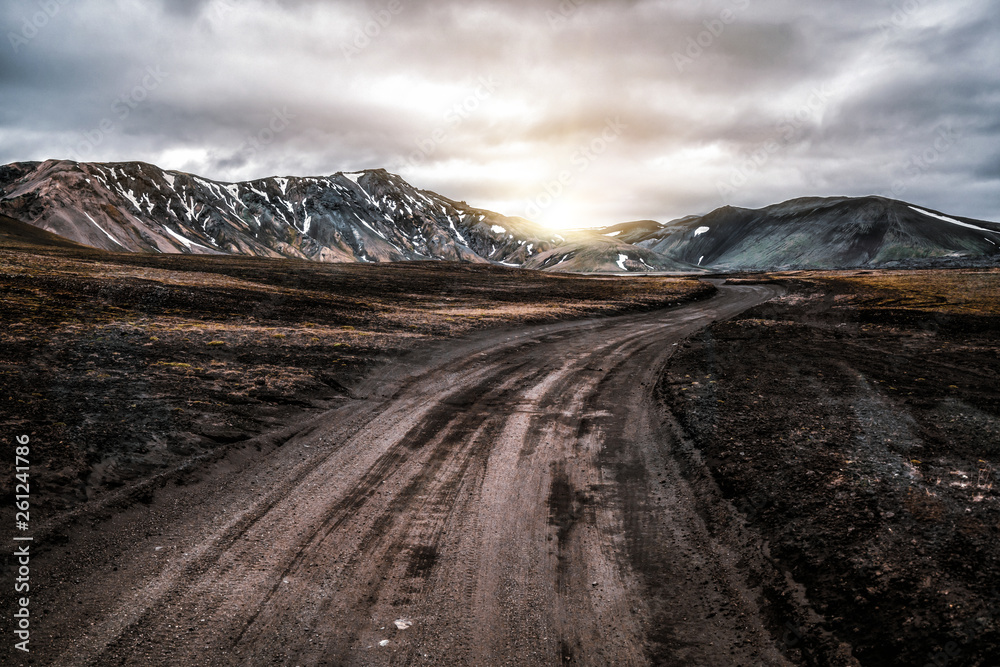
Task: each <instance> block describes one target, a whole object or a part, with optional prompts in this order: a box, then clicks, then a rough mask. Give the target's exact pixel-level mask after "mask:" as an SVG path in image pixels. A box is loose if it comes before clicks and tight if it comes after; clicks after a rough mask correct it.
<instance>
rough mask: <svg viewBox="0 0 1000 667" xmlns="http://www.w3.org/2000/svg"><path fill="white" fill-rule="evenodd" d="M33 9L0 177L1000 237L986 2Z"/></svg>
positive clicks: (418, 1) (10, 22)
mask: <svg viewBox="0 0 1000 667" xmlns="http://www.w3.org/2000/svg"><path fill="white" fill-rule="evenodd" d="M40 6H41V5H35V4H32V3H17V4H15V3H7V4H6V5H4V6H3V8H2V9H0V26H2V28H3V32H4V35H5V37H6V39H5V44H3V45H0V47H2V56H0V162H11V161H17V160H39V159H46V158H51V157H76V158H79V159H85V160H95V161H109V160H126V159H129V160H132V159H138V160H146V161H149V162H154V163H157V164H160V165H161V166H164V167H166V168H175V169H185V170H189V171H195V172H198V173H201V174H203V175H205V176H208V177H211V178H217V179H221V180H238V179H244V178H254V177H261V176H267V175H272V174H301V175H305V174H320V173H331V172H334V171H337V170H341V169H344V170H349V169H359V168H368V167H386V168H389V169H393V170H396V171H399V172H400V173H402V175H403V176H404V177H406V178H408V179H409V180H410V181H411V182H413V183H414V184H415V185H417V186H418V187H424V188H428V189H434V190H436V191H439V192H441V193H442V194H444V195H446V196H450V197H453V198H455V199H464V200H467V201H469V202H470V203H475V204H480V205H484V206H489V207H492V208H495V209H497V210H499V211H501V212H504V213H509V214H512V215H524V214H526V213H527V212H529V211H530V212H533V213H535V217H536V218H537V219H538V220H539V221H541V222H549V223H553V224H557V223H558V224H600V223H613V222H618V221H621V220H628V219H641V218H655V219H662V220H665V219H671V218H674V217H680V216H682V215H686V214H689V213H702V212H706V211H708V210H711V209H712V208H714V207H716V206H719V205H721V204H724V203H729V204H733V205H740V206H761V205H766V204H769V203H773V202H775V201H779V200H783V199H788V198H792V197H798V196H805V195H839V194H846V195H857V194H867V193H870V192H881V193H891V194H898V196H900V198H905V199H908V200H910V201H913V202H915V203H918V204H922V205H925V206H928V207H931V208H936V209H939V210H946V211H949V212H951V213H954V214H956V215H965V216H969V217H981V218H987V219H989V218H992V219H997V218H1000V209H998V206H1000V196H998V195H997V194H996V193H997V188H996V187H995V186H996V178H997V166H996V157H995V156H996V155H997V154H998V153H1000V150H998V148H1000V126H998V124H997V123H996V121H995V109H996V108H997V104H998V102H1000V75H998V74H997V72H1000V53H998V51H997V49H996V41H995V38H994V36H995V35H996V34H997V33H998V28H1000V25H998V23H1000V18H997V17H996V16H995V14H996V12H995V11H993V8H992V7H991V5H990V3H989V2H988V1H986V0H963V1H957V2H953V3H949V4H947V5H943V4H941V3H930V2H927V0H908V1H907V2H904V3H895V4H893V3H888V2H881V3H871V2H861V1H860V0H848V1H845V2H839V3H829V2H821V1H820V0H804V1H802V2H798V3H794V4H793V5H789V3H785V2H779V1H778V0H678V1H676V2H665V1H662V0H635V1H623V0H604V1H599V0H544V1H542V2H529V1H528V0H523V1H522V0H518V1H514V2H511V1H509V0H508V1H506V2H501V1H500V0H472V1H468V2H449V1H444V2H442V1H435V2H431V1H430V0H409V1H408V0H384V1H383V0H347V1H342V2H318V1H307V0H186V1H183V2H173V1H170V2H167V1H166V0H162V1H160V0H155V1H154V0H117V1H116V2H110V3H97V2H85V1H83V0H66V1H65V2H55V3H49V4H48V5H47V6H50V7H56V8H57V9H56V11H54V12H50V13H48V14H45V15H44V17H40V16H39V15H38V11H40V10H39V9H38V7H40ZM151 71H152V72H155V73H157V76H154V77H151V75H150V72H151ZM484 82H488V83H487V84H485V85H484ZM279 116H280V117H281V118H283V119H284V120H281V121H276V120H275V118H276V117H279ZM616 119H617V122H618V124H619V125H620V126H621V127H620V130H619V131H618V132H616V133H615V134H614V136H613V138H611V137H609V136H604V135H605V133H606V129H607V127H608V123H609V122H615V121H616ZM942 132H945V133H950V134H949V136H951V137H952V139H951V140H950V141H949V142H942V140H941V138H940V136H941V133H942ZM946 144H947V145H946ZM588 147H591V150H590V151H589V152H588V150H587V149H588ZM596 148H600V150H595V149H596ZM567 175H568V176H567ZM561 176H562V177H563V178H562V179H560V177H561ZM553 183H557V184H558V186H559V187H558V188H556V187H554V186H553ZM556 189H558V190H559V194H558V195H556V196H552V195H551V192H552V191H553V190H556ZM546 195H548V196H546ZM550 199H551V201H549V200H550ZM539 202H541V203H543V204H545V205H544V206H542V205H539Z"/></svg>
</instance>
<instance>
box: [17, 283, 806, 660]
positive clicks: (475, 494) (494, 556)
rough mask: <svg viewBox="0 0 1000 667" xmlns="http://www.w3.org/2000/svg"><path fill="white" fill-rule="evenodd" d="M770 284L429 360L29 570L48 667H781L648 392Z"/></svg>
mask: <svg viewBox="0 0 1000 667" xmlns="http://www.w3.org/2000/svg"><path fill="white" fill-rule="evenodd" d="M776 294H777V288H774V287H770V286H762V285H756V286H751V285H740V286H721V287H720V291H719V293H718V294H717V295H716V296H715V297H713V298H712V299H709V300H706V301H703V302H699V303H695V304H690V305H688V306H685V307H682V308H677V309H673V310H664V311H656V312H650V313H643V314H638V315H628V316H622V317H615V318H603V319H593V320H586V321H577V322H563V323H558V324H554V325H546V326H539V327H531V328H523V329H517V330H511V331H505V332H502V333H498V332H486V333H483V334H480V335H477V336H473V337H470V338H468V339H465V340H463V341H459V342H454V341H453V342H451V343H449V345H440V346H438V347H436V348H433V349H428V350H424V351H423V352H422V353H419V354H418V353H415V354H413V355H411V356H410V357H408V358H407V359H406V360H404V361H401V362H399V363H397V364H394V365H392V366H391V367H390V368H388V369H386V370H385V371H383V372H382V373H380V374H378V376H377V377H372V378H370V379H369V380H368V381H367V383H366V384H364V385H362V386H360V387H357V388H356V389H355V392H354V395H355V397H354V398H353V399H351V400H348V401H345V403H344V404H343V405H342V406H341V407H338V408H337V409H334V410H331V411H329V412H327V413H324V414H323V415H321V416H319V417H316V418H313V419H311V420H310V421H308V422H304V423H302V424H299V425H296V427H295V428H294V429H291V430H290V431H288V433H287V434H286V436H284V437H282V439H281V440H280V441H278V442H277V443H272V444H271V445H268V446H263V447H262V448H261V449H260V450H259V451H258V450H257V449H255V448H254V447H244V448H235V449H233V450H232V452H230V453H229V454H228V455H227V456H226V457H225V458H223V459H221V460H219V461H216V462H214V463H212V464H211V465H210V466H208V467H206V468H205V469H203V470H200V471H198V472H197V473H196V474H195V473H192V474H188V475H186V476H185V477H183V478H182V479H178V480H177V482H176V483H170V484H167V485H166V486H165V487H164V488H162V489H159V490H157V492H156V494H155V496H154V497H152V498H150V499H149V500H148V503H146V504H143V503H139V504H136V505H134V506H131V507H128V508H127V509H124V510H122V511H108V512H107V513H106V515H105V516H103V517H99V518H98V519H95V520H94V521H93V523H92V525H88V524H83V525H80V524H78V525H77V526H75V527H74V528H73V534H72V536H71V539H70V540H69V541H68V542H67V543H65V544H63V545H59V546H53V547H51V548H50V549H49V550H48V551H46V552H45V553H43V554H40V555H39V556H38V558H37V562H34V563H33V567H34V568H35V569H34V570H33V571H35V572H38V577H39V578H44V581H45V582H46V588H45V589H44V590H41V591H39V592H38V593H37V594H36V597H37V599H38V604H39V605H40V608H41V610H43V613H42V615H41V617H40V618H39V619H38V620H37V621H36V624H35V627H36V630H35V632H34V633H33V636H32V646H33V647H35V651H33V653H32V656H33V661H34V662H33V664H58V665H100V666H102V667H104V666H110V665H291V666H294V665H301V666H303V667H305V666H307V665H390V664H391V665H397V664H398V665H423V664H437V665H565V664H588V665H645V664H661V665H678V666H679V665H685V666H691V665H706V666H708V665H712V666H717V665H746V666H747V667H749V666H750V665H753V666H755V667H756V665H759V664H766V665H783V664H787V663H786V661H785V659H784V658H783V657H782V656H781V653H780V651H779V650H778V648H777V646H776V642H775V640H774V639H773V638H772V637H771V636H770V634H769V633H768V632H767V631H766V629H765V627H764V622H763V620H762V619H761V614H760V612H759V610H758V609H757V608H756V606H755V602H754V600H755V597H754V595H752V594H751V593H750V592H748V591H749V590H750V589H749V587H748V586H747V584H746V582H745V581H744V580H743V579H742V578H741V574H740V571H739V568H738V567H736V566H735V565H734V563H735V562H736V560H737V558H736V556H735V555H733V554H731V553H729V552H728V551H727V550H726V549H725V548H724V547H723V546H721V545H719V544H717V543H716V542H715V541H713V539H712V537H711V536H710V533H709V531H708V530H707V529H706V527H705V525H704V522H703V520H702V519H701V517H700V516H699V514H698V512H697V511H696V508H695V505H694V502H693V500H692V498H693V492H692V490H691V489H690V488H689V486H688V484H687V482H686V481H685V479H684V478H683V476H682V475H681V474H680V472H679V469H678V464H677V462H676V461H675V459H674V458H672V456H671V451H672V449H671V448H672V443H673V442H674V438H675V437H676V436H675V435H673V431H672V430H671V429H670V428H667V426H666V425H665V422H664V413H663V408H662V407H661V406H660V405H659V404H658V403H657V402H656V400H655V399H654V397H653V389H654V386H655V383H656V382H657V380H658V377H659V373H660V370H661V369H662V367H663V365H664V363H665V362H666V360H667V358H668V357H669V355H670V354H671V351H672V350H673V349H674V345H675V344H678V343H680V342H681V341H682V340H683V339H684V338H685V337H686V336H689V335H690V334H692V333H693V332H695V331H697V330H698V329H699V328H701V327H703V326H705V325H706V324H707V323H709V322H710V321H712V320H714V319H721V318H726V317H730V316H732V315H734V314H736V313H738V312H740V311H742V310H744V309H746V308H747V307H749V306H752V305H754V304H757V303H760V302H762V301H764V300H766V299H768V298H771V297H773V296H775V295H776ZM33 604H34V600H33Z"/></svg>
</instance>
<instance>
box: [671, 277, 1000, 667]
mask: <svg viewBox="0 0 1000 667" xmlns="http://www.w3.org/2000/svg"><path fill="white" fill-rule="evenodd" d="M761 280H762V279H761V278H751V279H749V281H750V282H760V281H761ZM773 282H777V283H780V284H782V285H784V286H786V287H787V288H788V289H789V294H788V295H786V296H785V297H783V298H781V299H778V300H774V301H771V302H769V303H767V304H764V305H761V306H758V307H756V308H753V309H750V310H748V311H746V312H744V313H743V314H741V315H739V316H738V317H735V318H733V319H731V320H729V321H725V322H717V323H715V324H713V325H711V326H710V327H708V328H707V329H705V330H704V331H702V332H700V333H698V334H697V335H695V336H693V337H692V338H691V339H689V341H688V342H687V343H686V344H685V345H683V346H682V347H681V349H680V350H679V352H678V353H677V354H676V355H674V357H673V358H672V359H671V361H670V362H669V365H668V368H667V372H666V373H665V374H664V376H663V379H662V382H661V384H660V387H659V391H660V393H661V395H662V397H663V400H664V401H665V404H666V405H667V406H668V408H669V410H670V412H671V413H672V414H673V415H676V417H677V419H678V421H679V422H680V424H681V425H682V427H683V429H684V430H685V431H686V433H687V434H688V435H689V436H690V438H691V441H690V444H689V448H688V449H687V450H686V453H685V454H684V456H683V460H684V461H685V462H686V470H687V472H688V475H689V476H690V477H691V478H692V479H699V480H702V483H703V484H704V485H705V487H706V488H711V489H712V490H713V491H712V492H713V493H718V494H719V496H721V497H722V498H724V499H725V502H724V503H722V504H719V503H716V504H714V505H713V504H706V505H705V507H704V510H703V511H704V512H705V515H706V520H707V521H709V522H710V524H711V525H712V526H714V530H715V532H716V534H717V535H720V536H721V535H727V536H728V537H727V538H726V539H728V540H730V543H731V544H733V545H734V548H741V546H740V545H744V546H743V547H742V548H744V549H745V540H746V539H747V535H748V534H749V535H754V536H755V539H759V540H760V541H761V543H762V544H764V545H766V554H767V557H768V560H769V561H770V562H772V563H773V564H775V565H776V567H777V572H776V573H775V572H771V573H770V574H768V573H766V572H764V571H763V570H761V571H759V574H760V576H761V577H762V581H763V586H764V588H765V589H767V588H770V589H771V590H772V591H778V592H779V593H776V594H773V595H771V596H770V599H771V604H772V605H773V606H772V613H773V614H774V617H775V618H776V619H777V620H778V622H777V623H776V625H778V626H783V627H785V629H786V631H785V634H784V650H785V653H786V654H787V655H788V656H790V657H791V658H792V659H793V661H794V662H795V663H796V664H808V665H848V664H850V665H854V664H860V665H879V666H883V665H900V666H903V665H907V666H909V665H925V664H927V665H940V666H945V665H963V666H969V667H991V666H993V665H996V664H997V657H998V656H1000V587H998V584H997V582H998V581H1000V548H998V547H1000V475H998V472H997V468H998V466H1000V394H998V392H997V387H998V386H1000V355H998V350H1000V339H998V332H1000V301H998V299H997V295H998V294H1000V271H997V270H995V269H994V270H984V271H937V272H934V271H922V272H883V273H879V272H860V273H839V274H837V273H806V274H799V275H794V276H780V275H779V276H773ZM730 510H734V513H730ZM786 579H787V580H793V581H795V582H797V585H799V586H800V589H799V591H798V592H797V593H796V594H795V595H793V596H789V595H788V594H787V592H786V591H785V589H784V584H785V583H786ZM843 647H849V650H846V651H845V650H844V649H843Z"/></svg>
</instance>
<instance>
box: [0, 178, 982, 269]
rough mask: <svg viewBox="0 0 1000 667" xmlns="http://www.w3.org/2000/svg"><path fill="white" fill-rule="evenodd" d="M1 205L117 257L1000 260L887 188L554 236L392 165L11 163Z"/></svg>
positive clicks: (974, 234)
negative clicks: (332, 168) (225, 168)
mask: <svg viewBox="0 0 1000 667" xmlns="http://www.w3.org/2000/svg"><path fill="white" fill-rule="evenodd" d="M0 214H3V215H6V216H9V217H10V218H13V219H15V220H18V221H21V222H25V223H29V224H31V225H34V226H35V227H38V228H40V229H42V230H45V231H48V232H52V233H54V234H57V235H59V236H61V237H64V238H66V239H69V240H71V241H75V242H77V243H81V244H84V245H88V246H93V247H96V248H101V249H104V250H109V251H130V252H161V253H196V254H243V255H253V256H258V257H293V258H302V259H311V260H316V261H322V262H392V261H408V260H450V261H465V262H492V263H499V264H504V265H507V266H515V267H522V268H528V269H541V270H549V271H577V272H614V273H624V272H692V273H693V272H706V271H744V270H766V269H820V268H858V267H867V268H878V267H895V266H904V267H908V266H919V265H927V264H931V263H934V264H942V263H943V264H954V265H965V264H969V263H984V262H986V263H994V262H996V261H997V260H998V259H1000V246H998V244H1000V224H998V223H994V222H986V221H980V220H972V219H968V218H961V217H955V216H949V215H945V214H943V213H940V212H938V211H933V210H930V209H927V208H921V207H917V206H914V205H911V204H907V203H905V202H900V201H896V200H892V199H886V198H883V197H875V196H871V197H857V198H850V197H829V198H802V199H795V200H792V201H788V202H785V203H782V204H776V205H774V206H768V207H766V208H762V209H744V208H735V207H731V206H725V207H722V208H719V209H717V210H715V211H712V212H711V213H709V214H707V215H703V216H687V217H685V218H681V219H678V220H674V221H671V222H667V223H660V222H656V221H653V220H642V221H637V222H629V223H623V224H618V225H613V226H610V227H605V228H601V229H590V230H573V231H562V232H555V231H552V230H548V229H546V228H544V227H542V226H540V225H537V224H535V223H532V222H530V221H528V220H525V219H523V218H518V217H509V216H505V215H501V214H499V213H495V212H492V211H487V210H484V209H479V208H475V207H473V206H470V205H468V204H467V203H465V202H461V201H455V200H452V199H449V198H447V197H444V196H442V195H439V194H437V193H434V192H430V191H427V190H420V189H418V188H415V187H413V186H412V185H410V184H409V183H407V182H406V181H405V180H403V179H402V178H400V177H399V176H397V175H394V174H390V173H389V172H387V171H385V170H383V169H371V170H365V171H359V172H338V173H336V174H332V175H330V176H317V177H292V176H289V177H270V178H262V179H257V180H253V181H245V182H240V183H223V182H219V181H213V180H210V179H206V178H202V177H200V176H196V175H193V174H188V173H184V172H178V171H169V170H163V169H160V168H159V167H156V166H155V165H151V164H147V163H143V162H119V163H77V162H71V161H65V160H48V161H45V162H16V163H12V164H8V165H6V166H2V167H0Z"/></svg>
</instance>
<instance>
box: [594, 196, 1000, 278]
mask: <svg viewBox="0 0 1000 667" xmlns="http://www.w3.org/2000/svg"><path fill="white" fill-rule="evenodd" d="M650 223H651V221H640V222H636V223H625V224H622V225H615V226H613V227H607V228H604V229H602V230H600V232H601V233H604V234H607V233H615V238H616V239H617V240H619V241H622V242H624V243H629V244H633V245H635V246H638V247H641V248H645V249H647V250H651V251H653V252H656V253H658V254H660V255H665V256H667V257H670V258H672V259H674V260H677V261H681V262H688V263H691V264H695V265H697V266H707V267H710V268H712V269H713V270H717V271H730V270H740V271H746V270H750V271H752V270H764V269H828V268H858V267H868V268H876V267H894V266H919V265H921V264H924V265H927V264H929V263H934V262H936V263H939V264H940V263H945V264H947V263H952V264H962V263H967V262H976V261H983V260H986V261H991V262H995V261H997V260H1000V246H998V244H1000V224H998V223H995V222H985V221H982V220H972V219H970V218H956V217H953V216H947V215H944V214H943V213H941V212H939V211H933V210H930V209H926V208H921V207H918V206H914V205H912V204H908V203H906V202H901V201H896V200H892V199H886V198H884V197H874V196H873V197H853V198H852V197H828V198H819V197H809V198H802V199H793V200H791V201H787V202H785V203H782V204H775V205H773V206H768V207H766V208H762V209H745V208H735V207H732V206H725V207H722V208H719V209H716V210H715V211H712V212H711V213H709V214H708V215H704V216H688V217H686V218H682V219H680V220H675V221H673V222H670V223H667V224H658V223H656V224H650Z"/></svg>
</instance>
